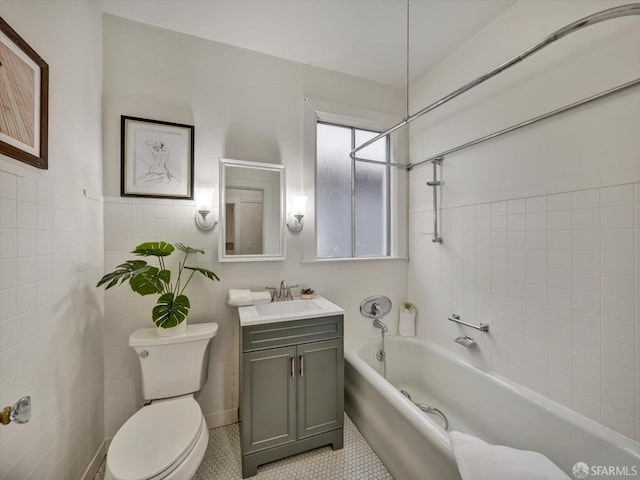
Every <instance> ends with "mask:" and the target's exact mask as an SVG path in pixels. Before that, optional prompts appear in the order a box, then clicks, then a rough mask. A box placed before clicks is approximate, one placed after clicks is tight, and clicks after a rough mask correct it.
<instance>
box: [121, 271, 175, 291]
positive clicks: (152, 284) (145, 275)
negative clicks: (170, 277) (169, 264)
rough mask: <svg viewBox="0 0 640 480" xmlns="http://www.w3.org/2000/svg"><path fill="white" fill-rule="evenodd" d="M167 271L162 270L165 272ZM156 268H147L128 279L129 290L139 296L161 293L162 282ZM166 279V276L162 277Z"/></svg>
mask: <svg viewBox="0 0 640 480" xmlns="http://www.w3.org/2000/svg"><path fill="white" fill-rule="evenodd" d="M167 271H168V270H162V272H167ZM162 272H161V271H160V270H158V269H157V268H156V267H149V268H148V269H147V270H145V271H144V272H140V273H138V274H137V275H135V276H133V277H131V278H130V279H129V285H130V286H131V290H133V291H134V292H136V293H139V294H140V295H151V294H152V293H162V292H163V291H164V285H165V283H164V280H163V278H161V276H160V274H161V273H162ZM162 277H166V275H162Z"/></svg>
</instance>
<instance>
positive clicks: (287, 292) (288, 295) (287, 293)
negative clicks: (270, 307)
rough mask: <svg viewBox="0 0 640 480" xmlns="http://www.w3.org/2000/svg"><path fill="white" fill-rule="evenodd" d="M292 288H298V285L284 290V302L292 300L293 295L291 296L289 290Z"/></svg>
mask: <svg viewBox="0 0 640 480" xmlns="http://www.w3.org/2000/svg"><path fill="white" fill-rule="evenodd" d="M292 288H298V285H289V286H288V287H287V288H286V294H285V297H284V299H285V300H293V295H292V294H291V289H292Z"/></svg>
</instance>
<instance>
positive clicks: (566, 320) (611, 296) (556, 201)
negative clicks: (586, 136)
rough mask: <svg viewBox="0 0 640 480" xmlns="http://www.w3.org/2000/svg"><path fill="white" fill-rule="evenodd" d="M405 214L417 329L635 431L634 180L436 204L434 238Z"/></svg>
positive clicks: (637, 196) (639, 267)
mask: <svg viewBox="0 0 640 480" xmlns="http://www.w3.org/2000/svg"><path fill="white" fill-rule="evenodd" d="M411 217H412V229H413V231H414V232H421V234H419V235H414V236H413V237H412V246H411V249H412V251H411V258H412V261H411V263H410V266H409V269H410V274H409V278H410V291H411V292H412V298H413V300H415V301H416V303H417V307H418V312H419V315H418V334H419V335H421V336H425V337H428V338H432V339H435V340H436V341H438V342H439V343H441V344H443V345H444V346H446V347H447V348H449V349H451V350H454V351H456V352H457V353H459V354H460V355H463V356H466V357H467V358H469V359H470V360H472V361H474V362H476V363H480V364H484V365H486V366H489V367H491V368H493V369H494V370H495V371H497V372H498V373H500V374H503V375H506V376H507V377H509V378H511V379H512V380H514V381H516V382H518V383H522V384H524V385H525V386H527V387H529V388H531V389H533V390H535V391H537V392H539V393H541V394H543V395H546V396H548V397H550V398H551V399H553V400H556V401H558V402H559V403H562V404H564V405H566V406H568V407H570V408H572V409H574V410H576V411H578V412H579V413H582V414H584V415H586V416H588V417H590V418H592V419H593V420H595V421H598V422H600V423H603V424H604V425H606V426H608V427H610V428H612V429H614V430H617V431H618V432H620V433H622V434H624V435H626V436H628V437H630V438H633V439H640V436H639V435H640V418H639V417H640V184H627V185H619V186H613V187H605V188H595V189H589V190H580V191H574V192H568V193H561V194H555V195H546V196H537V197H530V198H524V199H513V200H509V201H503V202H494V203H489V204H481V205H471V206H462V207H456V208H449V209H443V211H442V235H443V238H444V244H442V245H437V244H432V242H431V241H430V235H431V212H430V211H428V212H413V213H412V215H411ZM421 257H423V258H424V259H425V260H423V261H421V260H415V259H417V258H421ZM417 269H426V274H422V275H420V274H418V273H417V272H416V270H417ZM450 313H458V314H460V315H462V317H463V319H464V320H466V321H469V322H472V323H479V322H486V323H489V324H490V325H491V327H490V334H488V335H485V334H483V333H479V332H477V331H475V330H468V329H465V328H463V327H459V326H456V325H453V324H451V323H450V322H446V318H447V316H448V315H449V314H450ZM461 332H465V333H466V334H469V335H471V336H473V337H474V338H475V339H476V341H477V342H478V345H479V349H478V350H477V351H475V352H474V351H469V350H465V349H464V348H463V347H460V346H458V345H457V344H455V343H453V338H454V337H456V336H457V335H460V333H461Z"/></svg>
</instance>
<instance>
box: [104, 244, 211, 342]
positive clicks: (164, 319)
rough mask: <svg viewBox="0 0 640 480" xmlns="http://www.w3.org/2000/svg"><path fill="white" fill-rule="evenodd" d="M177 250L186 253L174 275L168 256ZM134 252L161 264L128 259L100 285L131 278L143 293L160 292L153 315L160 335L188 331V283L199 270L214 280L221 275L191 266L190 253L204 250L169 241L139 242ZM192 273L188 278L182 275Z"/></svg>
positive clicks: (120, 282) (135, 286)
mask: <svg viewBox="0 0 640 480" xmlns="http://www.w3.org/2000/svg"><path fill="white" fill-rule="evenodd" d="M175 249H178V250H179V251H180V252H182V259H180V260H179V261H178V266H177V274H176V275H174V274H173V273H172V272H171V270H169V269H168V268H167V266H166V264H165V261H164V257H168V256H169V255H171V254H172V253H173V252H174V250H175ZM131 253H133V254H134V255H137V256H139V257H156V259H157V262H158V266H157V267H154V266H153V265H149V264H148V263H147V262H146V261H145V260H127V261H126V262H124V263H122V264H120V265H118V266H117V267H116V269H115V270H114V271H113V272H111V273H108V274H106V275H105V276H103V277H102V278H101V279H100V281H99V282H98V284H97V285H96V287H101V286H102V285H106V286H105V290H108V289H110V288H111V287H114V286H116V285H122V284H123V283H124V282H125V281H127V280H128V281H129V286H130V287H131V290H133V291H134V292H136V293H138V294H140V295H160V296H159V297H158V301H157V303H156V305H155V307H153V310H152V312H151V318H152V319H153V323H155V324H156V326H157V327H158V330H157V331H158V335H160V336H171V335H179V334H181V333H184V332H185V330H186V328H187V322H186V319H187V314H188V313H189V309H190V308H191V304H190V303H189V298H188V297H187V296H186V295H185V294H184V291H185V289H186V288H187V285H189V282H190V281H191V279H192V278H193V276H194V275H195V274H196V273H198V274H201V275H204V276H205V277H206V278H208V279H209V280H211V281H214V282H215V281H216V280H218V281H220V278H219V277H218V276H217V275H216V274H215V273H214V272H212V271H211V270H207V269H206V268H200V267H192V266H188V265H187V259H188V258H189V256H190V255H194V254H204V251H203V250H197V249H195V248H191V247H187V246H186V245H183V244H182V243H176V244H175V248H174V246H173V245H171V244H170V243H167V242H146V243H142V244H140V245H138V246H137V247H136V248H135V250H133V251H132V252H131ZM183 274H185V276H186V275H188V276H187V277H186V281H184V279H183V277H182V275H183Z"/></svg>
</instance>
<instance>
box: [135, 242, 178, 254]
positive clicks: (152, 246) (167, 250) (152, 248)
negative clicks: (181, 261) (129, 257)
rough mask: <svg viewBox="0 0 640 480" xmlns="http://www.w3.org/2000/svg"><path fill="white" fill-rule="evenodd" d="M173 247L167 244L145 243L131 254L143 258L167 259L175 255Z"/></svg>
mask: <svg viewBox="0 0 640 480" xmlns="http://www.w3.org/2000/svg"><path fill="white" fill-rule="evenodd" d="M173 250H174V248H173V245H171V244H170V243H167V242H145V243H141V244H140V245H138V246H137V247H136V248H135V250H133V251H132V252H131V253H133V254H134V255H139V256H141V257H166V256H168V255H171V253H173Z"/></svg>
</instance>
